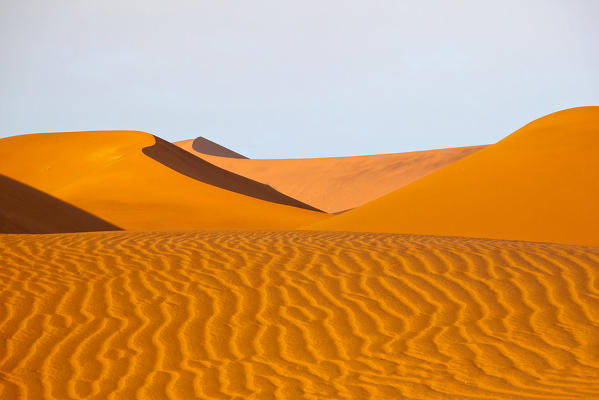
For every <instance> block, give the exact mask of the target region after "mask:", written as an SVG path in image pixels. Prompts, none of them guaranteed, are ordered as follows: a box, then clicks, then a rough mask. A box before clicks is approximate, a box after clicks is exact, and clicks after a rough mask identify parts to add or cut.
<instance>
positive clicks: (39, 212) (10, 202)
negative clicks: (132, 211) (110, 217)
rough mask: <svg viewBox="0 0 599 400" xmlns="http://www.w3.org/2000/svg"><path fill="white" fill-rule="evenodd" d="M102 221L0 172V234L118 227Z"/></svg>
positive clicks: (103, 229)
mask: <svg viewBox="0 0 599 400" xmlns="http://www.w3.org/2000/svg"><path fill="white" fill-rule="evenodd" d="M118 229H119V228H118V227H117V226H114V225H112V224H110V223H108V222H106V221H103V220H101V219H100V218H97V217H95V216H93V215H91V214H89V213H86V212H85V211H83V210H80V209H78V208H76V207H73V206H72V205H70V204H68V203H65V202H63V201H61V200H58V199H57V198H54V197H52V196H49V195H47V194H45V193H43V192H40V191H39V190H36V189H34V188H32V187H30V186H27V185H25V184H23V183H21V182H17V181H15V180H13V179H10V178H8V177H6V176H4V175H2V174H0V233H57V232H91V231H113V230H118Z"/></svg>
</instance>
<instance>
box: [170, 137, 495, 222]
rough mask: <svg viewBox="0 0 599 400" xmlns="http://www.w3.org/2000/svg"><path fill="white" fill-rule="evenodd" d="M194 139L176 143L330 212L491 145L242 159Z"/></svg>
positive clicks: (406, 182)
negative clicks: (197, 145) (200, 146)
mask: <svg viewBox="0 0 599 400" xmlns="http://www.w3.org/2000/svg"><path fill="white" fill-rule="evenodd" d="M190 143H191V141H184V142H176V143H174V144H176V145H178V146H180V147H181V148H183V149H185V150H187V151H189V152H190V153H192V154H194V155H196V156H198V157H200V158H203V159H204V160H206V161H208V162H210V163H212V164H214V165H217V166H219V167H221V168H223V169H226V170H228V171H232V172H234V173H236V174H239V175H243V176H245V177H248V178H250V179H253V180H255V181H258V182H262V183H265V184H268V185H270V186H272V187H273V188H275V189H277V190H278V191H280V192H282V193H285V194H287V195H288V196H290V197H293V198H294V199H298V200H300V201H302V202H304V203H306V204H310V205H312V206H314V207H316V208H318V209H320V210H324V211H326V212H328V213H339V212H343V211H346V210H349V209H352V208H355V207H358V206H360V205H362V204H365V203H367V202H369V201H372V200H374V199H377V198H379V197H381V196H383V195H385V194H387V193H389V192H392V191H393V190H396V189H398V188H400V187H402V186H405V185H407V184H409V183H411V182H414V181H415V180H418V179H420V178H422V177H423V176H426V175H428V174H430V173H432V172H433V171H436V170H438V169H439V168H442V167H444V166H446V165H448V164H451V163H453V162H455V161H457V160H460V159H462V158H464V157H466V156H469V155H471V154H473V153H475V152H477V151H479V150H481V149H483V148H485V147H487V146H486V145H484V146H471V147H456V148H450V149H438V150H426V151H414V152H409V153H393V154H377V155H369V156H352V157H325V158H301V159H269V160H266V159H237V158H229V157H222V156H221V157H217V156H214V155H210V154H203V153H201V152H198V151H195V150H194V149H193V148H192V147H191V145H190Z"/></svg>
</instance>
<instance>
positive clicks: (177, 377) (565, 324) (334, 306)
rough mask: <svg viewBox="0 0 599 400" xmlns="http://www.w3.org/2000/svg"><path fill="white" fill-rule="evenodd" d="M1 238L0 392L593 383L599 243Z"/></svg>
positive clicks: (453, 388)
mask: <svg viewBox="0 0 599 400" xmlns="http://www.w3.org/2000/svg"><path fill="white" fill-rule="evenodd" d="M0 254H2V268H0V296H1V301H0V337H1V338H2V340H1V341H0V343H1V344H2V346H1V347H0V376H1V377H2V379H0V392H1V393H2V395H3V398H6V399H41V398H57V399H58V398H60V399H64V398H98V399H101V398H115V399H116V398H118V399H134V398H140V399H146V398H160V399H190V398H204V399H216V398H218V399H234V398H235V399H239V398H265V399H266V398H271V399H272V398H277V399H322V398H327V399H370V398H372V399H401V398H409V399H427V400H428V399H481V400H482V399H495V400H496V399H522V400H525V399H545V400H551V399H595V398H599V300H598V299H599V288H598V287H597V285H596V284H595V283H596V282H599V250H598V249H596V248H590V247H576V246H566V245H551V244H541V243H524V242H505V241H499V240H476V239H459V238H443V237H426V236H403V235H392V234H360V233H333V232H281V231H279V232H257V231H253V232H239V231H237V232H233V231H228V232H222V231H212V232H106V233H84V234H69V235H15V236H0ZM64 260H68V262H64Z"/></svg>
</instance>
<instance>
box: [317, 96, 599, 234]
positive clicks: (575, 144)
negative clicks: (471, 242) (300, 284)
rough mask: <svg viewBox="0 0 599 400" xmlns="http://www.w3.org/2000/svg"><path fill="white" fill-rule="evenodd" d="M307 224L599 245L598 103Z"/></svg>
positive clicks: (545, 121) (546, 121) (524, 130)
mask: <svg viewBox="0 0 599 400" xmlns="http://www.w3.org/2000/svg"><path fill="white" fill-rule="evenodd" d="M307 229H324V230H335V231H366V232H395V233H413V234H433V235H449V236H465V237H486V238H497V239H510V240H528V241H540V242H555V243H567V244H580V245H589V246H599V107H581V108H573V109H569V110H564V111H560V112H557V113H554V114H550V115H548V116H545V117H543V118H540V119H538V120H536V121H533V122H531V123H530V124H528V125H526V126H524V127H523V128H521V129H519V130H518V131H516V132H514V133H513V134H512V135H510V136H508V137H507V138H505V139H504V140H502V141H500V142H498V143H496V144H494V145H491V146H489V147H487V148H485V149H483V150H481V151H479V152H477V153H475V154H472V155H470V156H469V157H466V158H463V159H462V160H459V161H456V162H454V163H453V164H450V165H448V166H446V167H444V168H442V169H440V170H438V171H436V172H433V173H432V174H430V175H428V176H425V177H423V178H422V179H419V180H417V181H415V182H413V183H411V184H409V185H407V186H404V187H403V188H401V189H399V190H397V191H394V192H393V193H390V194H388V195H386V196H383V197H381V198H379V199H377V200H374V201H372V202H370V203H368V204H366V205H363V206H361V207H359V208H357V209H354V210H352V211H349V212H347V213H344V214H341V215H339V216H335V217H333V218H331V219H328V220H326V221H322V222H321V223H316V224H313V225H310V226H308V227H307Z"/></svg>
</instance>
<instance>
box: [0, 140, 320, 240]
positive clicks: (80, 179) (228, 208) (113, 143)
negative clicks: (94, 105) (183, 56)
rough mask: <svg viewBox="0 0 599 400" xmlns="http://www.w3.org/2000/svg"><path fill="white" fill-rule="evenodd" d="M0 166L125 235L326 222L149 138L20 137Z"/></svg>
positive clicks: (4, 151)
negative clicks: (128, 231) (136, 231)
mask: <svg viewBox="0 0 599 400" xmlns="http://www.w3.org/2000/svg"><path fill="white" fill-rule="evenodd" d="M0 159H2V173H3V174H4V175H6V176H8V177H9V178H11V179H13V180H16V181H19V182H22V183H24V184H26V185H29V186H31V187H33V188H35V189H36V190H38V191H41V192H44V193H46V194H48V195H50V196H52V197H55V198H57V199H59V200H61V201H63V202H65V203H67V204H70V205H72V206H74V207H76V208H79V209H82V210H84V211H85V212H88V213H90V214H92V215H94V216H96V217H98V218H100V219H102V220H104V221H106V222H108V223H110V224H113V225H116V226H118V227H120V228H122V229H214V228H221V229H223V228H224V229H231V228H233V229H250V228H255V229H293V228H297V227H300V226H302V225H306V224H308V223H311V222H316V221H318V220H320V219H322V218H326V217H327V215H326V214H323V213H321V212H317V211H314V208H312V207H310V206H308V205H306V204H303V203H301V202H299V201H297V200H295V199H292V198H290V197H289V196H286V195H284V194H282V193H279V192H277V191H276V190H274V189H272V188H270V187H268V186H266V185H263V184H261V183H258V182H253V181H251V180H249V179H247V178H245V177H242V176H238V175H236V174H233V173H231V172H229V171H224V170H222V169H220V168H218V167H216V166H214V165H212V164H209V163H207V162H205V161H202V160H200V159H197V158H196V157H190V156H189V154H188V153H187V152H185V151H183V150H181V149H179V148H178V147H176V146H174V145H172V144H170V143H167V142H164V141H160V140H159V141H158V142H157V139H156V138H155V137H154V136H152V135H150V134H148V133H144V132H131V131H99V132H68V133H44V134H35V135H22V136H15V137H11V138H6V139H2V140H0ZM24 232H25V231H24Z"/></svg>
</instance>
